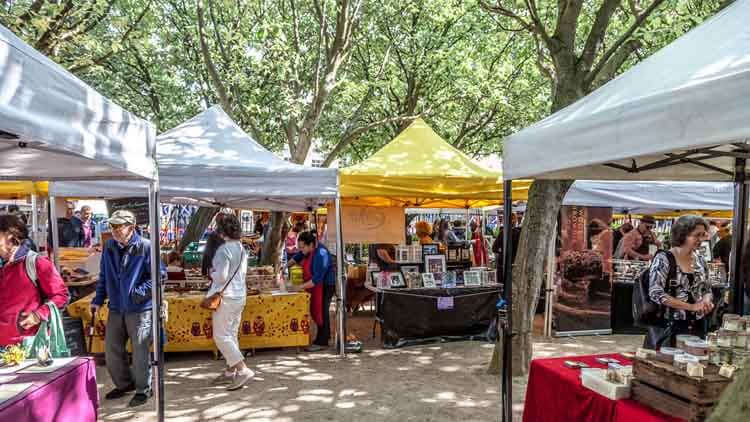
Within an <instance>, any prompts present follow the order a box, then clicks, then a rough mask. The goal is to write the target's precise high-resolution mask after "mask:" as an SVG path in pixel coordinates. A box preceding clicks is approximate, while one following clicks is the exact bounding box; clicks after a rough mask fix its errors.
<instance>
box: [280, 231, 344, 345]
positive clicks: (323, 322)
mask: <svg viewBox="0 0 750 422" xmlns="http://www.w3.org/2000/svg"><path fill="white" fill-rule="evenodd" d="M297 246H298V248H299V252H297V254H295V255H294V256H293V257H292V259H290V260H289V264H288V266H291V265H301V266H302V268H303V272H304V274H305V275H304V276H303V280H304V284H302V288H304V289H306V290H308V291H311V296H312V297H311V299H310V307H311V309H310V314H311V315H312V317H313V319H314V320H315V324H316V325H317V326H318V332H317V335H316V336H315V340H313V343H312V345H311V346H310V347H309V348H308V349H307V350H308V351H311V352H315V351H320V350H323V349H324V348H327V347H328V340H330V338H331V316H330V312H329V309H330V307H331V300H332V299H333V295H334V293H335V292H336V267H335V265H336V264H335V260H334V259H333V255H331V253H330V252H329V251H328V249H327V248H326V247H325V246H324V245H322V244H319V243H318V241H317V240H316V239H315V235H314V234H313V233H312V232H309V231H307V232H303V233H300V234H299V236H298V237H297Z"/></svg>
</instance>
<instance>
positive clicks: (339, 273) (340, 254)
mask: <svg viewBox="0 0 750 422" xmlns="http://www.w3.org/2000/svg"><path fill="white" fill-rule="evenodd" d="M341 227H342V225H341V195H339V194H337V195H336V280H337V283H336V284H337V285H338V290H339V291H338V295H337V296H338V300H337V302H338V303H337V305H338V306H336V308H337V310H338V323H339V327H338V328H339V329H338V332H339V335H338V337H339V355H340V356H341V357H342V358H345V357H346V275H345V273H344V240H343V239H344V235H343V233H341Z"/></svg>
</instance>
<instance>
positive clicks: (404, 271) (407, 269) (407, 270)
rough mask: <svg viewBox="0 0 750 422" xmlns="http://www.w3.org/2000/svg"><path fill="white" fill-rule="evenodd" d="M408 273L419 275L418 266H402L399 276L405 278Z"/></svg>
mask: <svg viewBox="0 0 750 422" xmlns="http://www.w3.org/2000/svg"><path fill="white" fill-rule="evenodd" d="M409 273H417V274H419V265H402V266H401V274H403V275H404V277H406V274H409Z"/></svg>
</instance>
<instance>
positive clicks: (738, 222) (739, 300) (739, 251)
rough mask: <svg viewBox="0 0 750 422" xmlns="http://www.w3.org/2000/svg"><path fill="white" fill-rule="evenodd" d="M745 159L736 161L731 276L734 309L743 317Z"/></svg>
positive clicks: (745, 203)
mask: <svg viewBox="0 0 750 422" xmlns="http://www.w3.org/2000/svg"><path fill="white" fill-rule="evenodd" d="M746 164H747V160H746V159H744V158H735V159H734V219H733V221H732V251H733V255H732V259H731V261H730V263H729V265H730V269H729V275H730V277H731V280H732V309H733V312H735V313H738V314H740V315H742V314H743V313H744V312H743V311H744V300H745V288H744V287H745V285H744V278H745V275H744V274H743V273H742V255H743V249H744V246H745V230H746V227H747V207H748V185H747V180H746V173H745V165H746Z"/></svg>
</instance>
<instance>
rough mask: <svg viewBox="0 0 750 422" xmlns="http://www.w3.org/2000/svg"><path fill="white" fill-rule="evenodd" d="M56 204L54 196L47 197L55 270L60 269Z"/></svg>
mask: <svg viewBox="0 0 750 422" xmlns="http://www.w3.org/2000/svg"><path fill="white" fill-rule="evenodd" d="M56 205H57V204H55V197H54V196H50V197H49V226H50V231H51V232H52V262H53V263H54V264H55V268H57V271H60V251H59V249H60V236H59V233H58V231H57V206H56Z"/></svg>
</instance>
